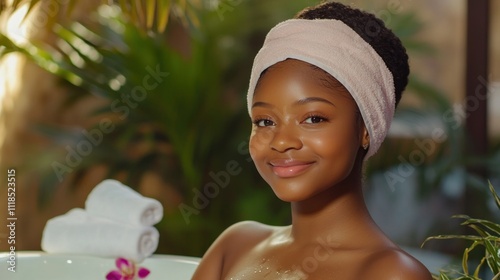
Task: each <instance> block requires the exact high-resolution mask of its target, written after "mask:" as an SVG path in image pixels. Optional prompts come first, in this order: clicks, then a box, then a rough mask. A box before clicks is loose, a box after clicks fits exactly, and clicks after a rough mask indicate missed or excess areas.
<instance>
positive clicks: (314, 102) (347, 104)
mask: <svg viewBox="0 0 500 280" xmlns="http://www.w3.org/2000/svg"><path fill="white" fill-rule="evenodd" d="M331 81H332V77H331V76H329V75H328V74H326V73H325V72H323V71H322V70H319V69H314V68H313V67H312V66H311V65H310V64H308V63H305V62H302V61H299V60H291V59H288V60H285V61H283V62H280V63H277V64H275V65H274V66H272V67H271V68H270V69H269V70H268V71H267V72H266V73H265V75H263V76H262V77H261V79H260V81H259V83H258V87H257V88H256V90H255V93H254V97H253V104H252V109H251V118H252V122H253V126H252V134H251V136H250V154H251V156H252V159H253V161H254V163H255V165H256V167H257V170H258V171H259V173H260V174H261V176H262V177H263V178H264V180H265V181H266V182H267V183H268V184H269V185H270V186H271V187H272V189H273V191H274V192H275V194H276V195H277V196H278V197H279V198H280V199H282V200H284V201H289V202H291V201H302V200H305V199H308V198H310V197H313V196H315V195H317V194H320V193H321V192H323V191H325V190H327V189H330V188H331V187H334V186H335V185H336V184H338V183H340V182H342V181H343V180H345V179H346V178H347V177H348V176H349V175H350V174H351V172H352V170H353V167H354V165H355V163H356V160H361V161H362V155H358V153H362V149H361V146H362V145H363V144H365V143H368V142H367V141H368V135H367V133H366V130H365V128H364V125H363V121H362V120H361V117H360V116H358V114H359V113H358V112H357V106H356V103H355V102H354V100H353V99H352V97H351V96H350V95H349V93H347V92H346V90H345V89H343V88H341V87H339V86H332V85H331V84H332V82H331Z"/></svg>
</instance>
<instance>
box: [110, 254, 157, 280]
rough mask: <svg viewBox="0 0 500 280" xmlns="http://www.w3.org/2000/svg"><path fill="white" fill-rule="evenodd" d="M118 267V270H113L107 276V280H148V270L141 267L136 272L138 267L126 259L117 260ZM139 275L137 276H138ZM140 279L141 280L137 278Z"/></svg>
mask: <svg viewBox="0 0 500 280" xmlns="http://www.w3.org/2000/svg"><path fill="white" fill-rule="evenodd" d="M115 263H116V267H117V268H118V270H112V271H110V272H109V273H108V274H107V275H106V280H136V279H144V278H146V277H147V276H148V275H149V273H150V271H149V269H147V268H144V267H139V270H137V271H136V266H135V263H134V262H133V261H129V260H127V259H124V258H118V259H116V262H115ZM136 274H137V275H136ZM136 276H137V277H139V278H136Z"/></svg>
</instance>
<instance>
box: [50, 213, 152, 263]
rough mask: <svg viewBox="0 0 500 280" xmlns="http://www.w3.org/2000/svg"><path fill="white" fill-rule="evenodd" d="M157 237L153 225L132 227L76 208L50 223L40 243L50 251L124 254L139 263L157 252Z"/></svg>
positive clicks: (115, 255)
mask: <svg viewBox="0 0 500 280" xmlns="http://www.w3.org/2000/svg"><path fill="white" fill-rule="evenodd" d="M158 240H159V233H158V230H157V229H156V228H154V227H151V226H148V227H145V226H140V227H138V226H129V225H126V224H123V223H118V222H114V221H111V220H107V219H103V218H99V217H93V216H90V215H89V214H88V213H87V212H86V211H85V210H83V209H80V208H76V209H73V210H70V211H69V212H68V213H66V214H64V215H61V216H57V217H55V218H52V219H50V220H49V221H48V222H47V224H46V225H45V228H44V230H43V235H42V244H41V245H42V250H44V251H45V252H48V253H68V254H69V253H71V254H83V255H91V256H100V257H113V258H118V257H123V258H127V259H131V260H134V261H136V262H138V263H139V262H142V261H143V260H144V259H145V258H147V257H149V256H150V255H151V254H153V253H154V251H156V248H157V247H158Z"/></svg>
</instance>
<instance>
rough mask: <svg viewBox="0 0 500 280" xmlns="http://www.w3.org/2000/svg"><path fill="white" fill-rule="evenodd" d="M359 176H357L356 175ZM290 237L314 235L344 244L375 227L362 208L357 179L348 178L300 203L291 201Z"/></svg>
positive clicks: (302, 238) (298, 239) (303, 238)
mask: <svg viewBox="0 0 500 280" xmlns="http://www.w3.org/2000/svg"><path fill="white" fill-rule="evenodd" d="M358 178H360V177H358ZM291 208H292V226H291V233H290V234H291V237H292V238H293V240H294V241H295V242H298V243H304V244H306V243H309V242H315V241H317V240H318V238H320V239H321V238H322V239H323V240H326V238H327V239H328V240H330V241H331V242H334V243H338V244H343V245H347V246H349V245H348V244H345V242H346V241H347V240H349V241H351V242H352V241H353V240H355V239H353V237H354V236H355V235H357V234H358V233H360V231H366V230H372V229H373V228H374V226H375V224H374V222H373V220H372V219H371V217H370V214H369V212H368V210H367V208H366V205H365V201H364V197H363V191H362V187H361V180H359V181H357V180H348V181H345V182H344V183H342V184H339V185H336V186H334V187H332V188H330V189H329V190H327V191H325V192H322V193H320V194H318V195H316V196H315V197H313V198H311V199H309V200H307V201H301V202H292V205H291Z"/></svg>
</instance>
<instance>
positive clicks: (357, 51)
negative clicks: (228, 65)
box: [247, 19, 396, 160]
mask: <svg viewBox="0 0 500 280" xmlns="http://www.w3.org/2000/svg"><path fill="white" fill-rule="evenodd" d="M288 58H292V59H298V60H301V61H304V62H307V63H310V64H312V65H315V66H317V67H320V68H321V69H323V70H324V71H326V72H327V73H329V74H330V75H332V76H333V77H334V78H335V79H337V80H338V81H339V82H340V83H341V84H342V85H343V86H344V87H345V88H346V89H347V90H348V91H349V93H350V94H351V95H352V97H353V98H354V100H355V102H356V104H357V105H358V107H359V110H360V112H361V116H362V117H363V120H364V123H365V126H366V128H367V130H368V133H369V135H370V148H369V149H368V152H367V154H366V156H365V158H364V159H365V160H366V159H368V158H369V157H371V156H372V155H373V154H375V153H376V152H377V150H378V149H379V147H380V145H381V144H382V142H383V141H384V139H385V137H386V135H387V132H388V130H389V127H390V125H391V121H392V118H393V116H394V110H395V106H396V103H395V94H394V82H393V76H392V74H391V72H390V71H389V69H388V68H387V66H386V65H385V63H384V61H383V60H382V58H381V57H380V56H379V55H378V54H377V52H376V51H375V50H374V49H373V48H372V47H371V46H370V44H368V43H367V42H366V41H365V40H363V38H361V37H360V36H359V35H358V34H357V33H356V32H355V31H354V30H352V29H351V28H350V27H349V26H347V25H346V24H344V23H343V22H342V21H339V20H331V19H316V20H305V19H291V20H287V21H284V22H282V23H280V24H278V25H277V26H275V27H274V28H273V29H271V31H269V33H268V34H267V36H266V39H265V41H264V45H263V47H262V48H261V49H260V51H259V53H258V54H257V56H256V57H255V60H254V64H253V67H252V73H251V76H250V85H249V89H248V95H247V101H248V111H249V113H250V111H251V107H252V99H253V95H254V91H255V86H256V85H257V81H258V80H259V77H260V75H261V73H262V71H264V70H265V69H267V68H268V67H270V66H272V65H274V64H276V63H278V62H280V61H284V60H286V59H288Z"/></svg>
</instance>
